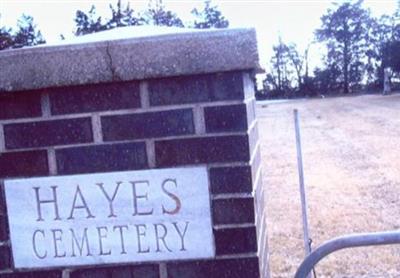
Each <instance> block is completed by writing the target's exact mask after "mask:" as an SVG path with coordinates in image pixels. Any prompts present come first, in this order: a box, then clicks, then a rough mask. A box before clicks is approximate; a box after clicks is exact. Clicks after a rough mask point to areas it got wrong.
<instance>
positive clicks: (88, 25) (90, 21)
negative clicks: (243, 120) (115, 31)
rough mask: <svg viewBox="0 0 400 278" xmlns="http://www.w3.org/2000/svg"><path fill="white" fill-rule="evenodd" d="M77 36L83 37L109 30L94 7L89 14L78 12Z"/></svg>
mask: <svg viewBox="0 0 400 278" xmlns="http://www.w3.org/2000/svg"><path fill="white" fill-rule="evenodd" d="M75 23H76V31H75V35H77V36H81V35H86V34H90V33H95V32H99V31H104V30H107V28H108V27H107V24H104V23H102V19H101V16H97V15H96V8H95V6H94V5H92V7H91V9H90V11H89V13H88V14H86V13H85V12H83V11H81V10H78V11H76V16H75Z"/></svg>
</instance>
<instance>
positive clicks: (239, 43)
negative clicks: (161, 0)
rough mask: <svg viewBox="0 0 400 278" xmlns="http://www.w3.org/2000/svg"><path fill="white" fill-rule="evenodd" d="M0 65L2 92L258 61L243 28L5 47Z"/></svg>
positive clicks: (250, 64) (191, 71) (226, 68)
mask: <svg viewBox="0 0 400 278" xmlns="http://www.w3.org/2000/svg"><path fill="white" fill-rule="evenodd" d="M110 37H112V36H110ZM227 49H229V51H226V50H227ZM0 68H1V69H2V70H1V71H0V92H1V91H17V90H28V89H39V88H47V87H59V86H72V85H81V84H88V83H100V82H110V81H123V80H134V79H147V78H156V77H166V76H177V75H190V74H202V73H211V72H222V71H231V70H240V69H242V70H243V69H257V68H259V64H258V53H257V41H256V35H255V30H254V29H245V28H243V29H224V30H201V31H200V30H192V29H186V30H184V31H182V32H180V33H176V34H169V35H152V36H143V37H136V38H126V39H119V40H107V41H101V42H92V43H82V44H71V45H60V46H39V47H32V48H24V49H17V50H5V51H1V53H0Z"/></svg>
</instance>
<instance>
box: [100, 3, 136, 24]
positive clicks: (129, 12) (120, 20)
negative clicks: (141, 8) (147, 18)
mask: <svg viewBox="0 0 400 278" xmlns="http://www.w3.org/2000/svg"><path fill="white" fill-rule="evenodd" d="M110 9H111V15H112V17H111V19H110V20H109V21H108V22H107V27H108V29H112V28H116V27H124V26H136V25H142V24H143V19H142V18H139V17H137V16H135V15H134V10H133V9H132V8H131V7H130V5H129V3H128V4H127V6H126V8H125V9H123V8H122V4H121V0H118V2H117V7H116V8H114V7H113V5H111V4H110Z"/></svg>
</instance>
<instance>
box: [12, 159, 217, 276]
mask: <svg viewBox="0 0 400 278" xmlns="http://www.w3.org/2000/svg"><path fill="white" fill-rule="evenodd" d="M4 185H5V193H6V202H7V210H8V219H9V226H10V234H11V235H10V236H11V246H12V253H13V258H14V266H15V268H41V267H55V266H78V265H96V264H108V263H126V262H145V261H165V260H179V259H194V258H210V257H214V255H215V250H214V239H213V233H212V224H211V216H210V215H211V212H210V196H209V188H208V176H207V169H206V167H192V168H174V169H156V170H143V171H127V172H113V173H101V174H84V175H73V176H56V177H45V178H30V179H15V180H6V181H5V183H4Z"/></svg>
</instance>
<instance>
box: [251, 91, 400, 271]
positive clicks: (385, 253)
mask: <svg viewBox="0 0 400 278" xmlns="http://www.w3.org/2000/svg"><path fill="white" fill-rule="evenodd" d="M295 108H297V109H298V110H299V113H300V124H301V133H302V134H301V135H302V141H303V161H304V171H305V183H306V191H307V198H308V205H309V223H310V234H311V237H312V239H313V247H314V248H315V247H316V246H318V245H319V244H321V243H322V242H324V241H326V240H328V239H331V238H333V237H336V236H340V235H344V234H349V233H354V232H373V231H382V230H394V229H400V94H393V95H390V96H378V95H368V96H357V97H340V98H326V99H313V100H297V101H296V100H294V101H290V102H286V103H265V102H264V103H262V104H259V105H258V111H257V112H258V119H259V129H260V134H261V140H262V159H263V182H264V185H265V186H266V188H267V192H268V204H267V207H268V216H267V217H268V224H269V227H268V229H269V248H270V263H271V276H272V277H273V278H275V277H293V275H294V272H295V271H296V269H297V267H298V265H299V264H300V262H301V261H302V258H303V256H304V251H303V241H302V226H301V210H300V198H299V190H298V176H297V164H296V149H295V140H294V138H295V135H294V127H293V109H295ZM316 271H317V277H400V246H387V247H367V248H357V249H352V250H343V251H339V252H337V253H335V254H332V255H330V256H329V257H328V258H325V259H324V260H323V261H321V262H320V264H319V265H318V266H317V268H316Z"/></svg>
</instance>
